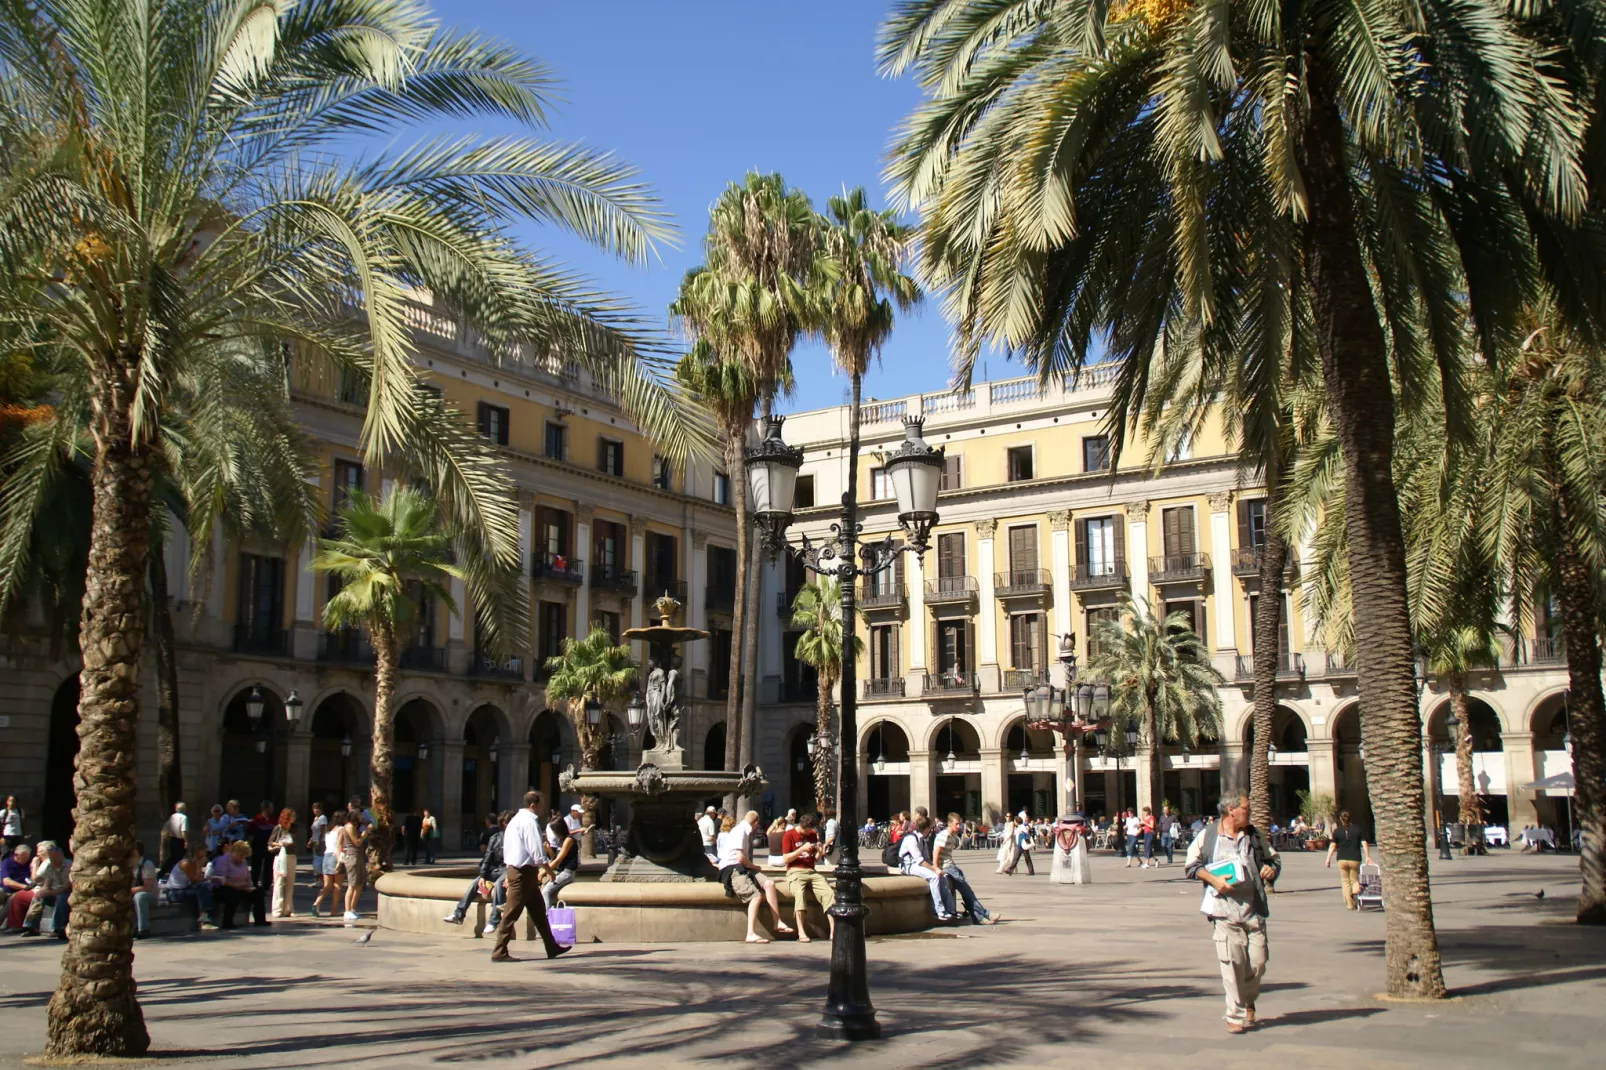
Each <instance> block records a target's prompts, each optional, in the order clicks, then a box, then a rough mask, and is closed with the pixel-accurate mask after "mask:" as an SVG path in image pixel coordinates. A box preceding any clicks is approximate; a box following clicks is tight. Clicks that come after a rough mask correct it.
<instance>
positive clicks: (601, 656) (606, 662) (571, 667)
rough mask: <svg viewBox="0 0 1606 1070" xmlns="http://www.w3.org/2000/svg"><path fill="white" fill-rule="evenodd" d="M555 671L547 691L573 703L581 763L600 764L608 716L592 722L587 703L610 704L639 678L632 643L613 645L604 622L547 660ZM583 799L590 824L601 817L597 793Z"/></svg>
mask: <svg viewBox="0 0 1606 1070" xmlns="http://www.w3.org/2000/svg"><path fill="white" fill-rule="evenodd" d="M546 667H547V669H548V670H549V671H550V672H551V674H552V675H551V676H549V677H548V678H547V682H546V697H547V701H548V702H549V703H551V702H567V703H568V704H569V721H570V723H571V724H573V725H574V734H575V738H576V739H577V740H579V743H580V768H581V769H582V770H586V769H595V768H597V766H598V764H599V762H600V761H601V759H602V748H603V747H604V746H605V745H607V744H608V743H609V739H608V729H607V722H606V721H601V722H599V723H598V724H596V725H593V724H592V723H591V722H590V720H588V719H587V717H586V704H587V703H590V702H595V703H599V704H601V705H604V706H606V705H607V704H608V703H609V702H612V701H614V700H615V699H617V698H619V697H620V696H622V695H624V694H625V692H627V691H629V690H630V688H631V687H632V686H633V685H634V684H635V682H636V666H635V664H634V663H633V662H632V661H631V660H630V646H629V644H628V643H621V644H619V645H617V646H615V645H614V642H613V638H612V637H611V636H610V635H609V634H608V633H607V631H606V630H605V629H603V628H593V629H591V633H590V634H589V635H587V636H586V637H585V638H584V639H573V638H569V639H565V640H564V641H563V651H562V653H560V654H557V655H556V656H554V657H550V658H548V659H547V661H546ZM580 805H581V808H582V809H583V811H584V814H583V816H582V819H581V820H582V822H583V823H584V827H585V828H586V829H591V828H594V827H595V826H596V823H597V797H596V796H595V795H583V796H581V797H580Z"/></svg>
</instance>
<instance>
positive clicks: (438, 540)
mask: <svg viewBox="0 0 1606 1070" xmlns="http://www.w3.org/2000/svg"><path fill="white" fill-rule="evenodd" d="M338 523H339V529H338V532H337V534H336V535H335V537H333V538H324V539H319V540H318V552H317V554H315V555H314V556H313V559H312V568H313V571H315V572H327V573H329V574H330V575H332V576H334V577H335V578H336V579H338V580H339V581H340V589H339V590H338V591H337V592H335V593H334V594H333V595H331V596H330V598H329V600H328V601H327V602H326V603H324V607H323V622H324V627H325V628H327V629H329V630H330V631H335V630H337V629H340V628H359V627H360V628H364V629H366V630H367V632H368V641H369V643H370V644H371V645H372V646H373V648H374V741H373V750H372V753H371V755H370V757H369V763H368V769H369V778H370V780H371V786H370V789H369V793H370V794H369V808H370V809H371V810H372V811H373V817H374V829H373V834H372V836H371V837H370V839H369V841H368V870H369V873H370V874H371V875H372V876H373V878H374V879H376V880H377V879H378V877H379V874H380V872H381V871H383V870H388V869H390V853H391V848H392V846H393V845H394V843H395V829H394V827H393V824H392V821H391V812H390V786H391V781H392V780H393V779H394V775H395V761H394V757H393V755H392V754H391V744H392V741H393V737H394V736H395V729H396V711H395V710H393V709H392V708H391V699H392V697H393V696H394V694H395V691H396V669H397V667H398V666H399V665H400V663H401V652H402V647H403V644H404V643H405V642H407V641H408V640H410V639H411V638H412V636H413V633H414V632H415V631H416V630H417V628H418V625H419V613H420V610H421V607H422V606H424V605H426V604H430V603H439V604H441V605H444V606H445V607H446V609H447V612H449V613H455V612H457V604H456V603H455V602H454V601H453V600H452V593H451V583H450V581H451V580H452V579H454V578H455V579H460V580H466V579H468V578H469V574H468V573H467V572H466V571H465V570H464V569H460V568H458V567H457V566H456V565H455V564H453V563H452V540H451V539H450V538H449V537H448V536H447V535H446V533H445V532H444V531H443V530H442V527H441V523H440V515H439V510H438V508H437V506H436V504H435V503H434V502H433V501H431V500H430V499H429V498H427V497H425V496H424V495H423V494H420V493H418V492H417V491H414V490H411V489H409V488H407V487H400V486H398V487H397V488H396V489H395V490H393V491H391V492H390V494H389V496H388V497H385V498H381V499H375V498H371V497H369V496H368V495H366V494H364V493H363V492H362V491H355V490H354V491H350V492H349V493H348V497H347V501H346V506H345V508H344V509H343V510H342V511H341V513H340V516H339V519H338ZM473 593H475V594H477V593H479V592H473Z"/></svg>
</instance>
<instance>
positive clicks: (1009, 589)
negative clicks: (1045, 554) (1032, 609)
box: [993, 568, 1054, 598]
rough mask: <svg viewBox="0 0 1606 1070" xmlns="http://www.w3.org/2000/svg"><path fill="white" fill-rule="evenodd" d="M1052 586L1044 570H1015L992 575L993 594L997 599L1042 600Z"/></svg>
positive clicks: (1051, 578)
mask: <svg viewBox="0 0 1606 1070" xmlns="http://www.w3.org/2000/svg"><path fill="white" fill-rule="evenodd" d="M1053 585H1054V578H1053V577H1052V576H1050V575H1049V574H1048V569H1046V568H1024V569H1022V568H1017V569H1012V570H1011V571H1009V572H995V573H993V593H994V594H995V595H997V596H998V597H999V598H1042V597H1043V596H1044V595H1046V594H1048V591H1049V588H1050V587H1052V586H1053Z"/></svg>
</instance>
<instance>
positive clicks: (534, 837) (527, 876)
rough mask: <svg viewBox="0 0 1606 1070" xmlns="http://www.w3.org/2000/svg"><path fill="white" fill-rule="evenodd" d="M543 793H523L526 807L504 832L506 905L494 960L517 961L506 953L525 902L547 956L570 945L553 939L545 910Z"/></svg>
mask: <svg viewBox="0 0 1606 1070" xmlns="http://www.w3.org/2000/svg"><path fill="white" fill-rule="evenodd" d="M540 813H541V793H540V792H539V791H527V792H525V793H524V809H522V810H520V811H519V812H518V813H516V814H514V815H513V820H512V821H509V822H508V823H507V830H506V831H505V832H504V833H503V834H502V862H503V864H504V866H505V867H506V870H505V879H506V881H507V907H506V908H505V909H504V910H503V911H502V924H500V925H498V926H497V927H496V947H495V948H494V949H492V951H491V961H492V962H517V961H518V960H517V959H515V958H514V957H513V956H512V955H509V954H508V952H507V945H508V942H509V941H510V940H512V939H513V928H514V926H516V925H517V924H518V921H519V918H520V916H521V915H523V913H524V903H525V901H526V900H529V901H530V902H531V903H532V904H533V905H532V908H531V911H530V917H531V919H532V920H533V921H534V922H535V928H536V931H537V932H539V933H540V934H541V943H543V944H545V945H546V957H547V958H549V959H555V958H557V957H558V956H559V955H562V954H563V953H565V952H566V951H568V950H569V948H568V947H567V946H565V945H562V944H559V943H558V942H557V941H556V940H554V939H553V938H552V926H551V925H549V924H547V920H546V911H545V910H544V909H542V900H541V870H542V869H544V868H545V867H546V860H547V856H546V846H545V843H544V842H543V840H544V838H543V836H542V835H541V818H540Z"/></svg>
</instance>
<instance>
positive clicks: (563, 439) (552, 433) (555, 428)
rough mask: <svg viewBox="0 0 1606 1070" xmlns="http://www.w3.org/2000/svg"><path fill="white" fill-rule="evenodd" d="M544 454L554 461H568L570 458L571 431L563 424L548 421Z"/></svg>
mask: <svg viewBox="0 0 1606 1070" xmlns="http://www.w3.org/2000/svg"><path fill="white" fill-rule="evenodd" d="M542 452H543V453H545V454H546V455H547V456H548V457H550V458H552V459H553V460H554V461H561V460H564V459H566V458H567V457H568V456H569V429H568V428H567V427H564V426H563V425H562V424H555V423H552V422H551V421H550V420H549V421H547V425H546V436H545V439H544V440H543V445H542Z"/></svg>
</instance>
